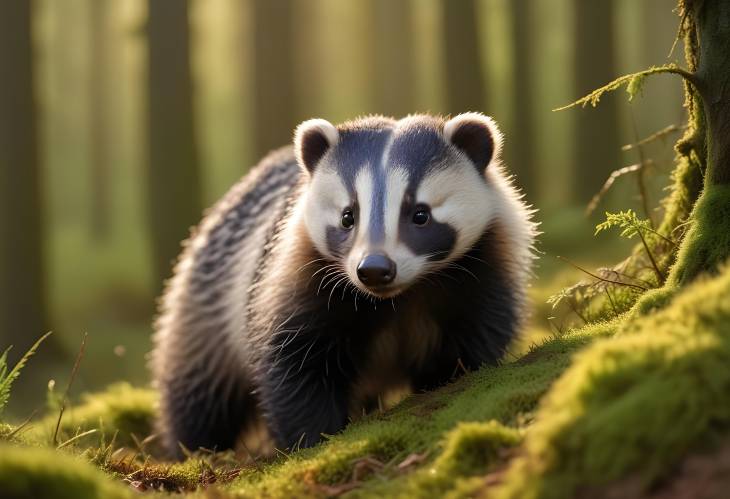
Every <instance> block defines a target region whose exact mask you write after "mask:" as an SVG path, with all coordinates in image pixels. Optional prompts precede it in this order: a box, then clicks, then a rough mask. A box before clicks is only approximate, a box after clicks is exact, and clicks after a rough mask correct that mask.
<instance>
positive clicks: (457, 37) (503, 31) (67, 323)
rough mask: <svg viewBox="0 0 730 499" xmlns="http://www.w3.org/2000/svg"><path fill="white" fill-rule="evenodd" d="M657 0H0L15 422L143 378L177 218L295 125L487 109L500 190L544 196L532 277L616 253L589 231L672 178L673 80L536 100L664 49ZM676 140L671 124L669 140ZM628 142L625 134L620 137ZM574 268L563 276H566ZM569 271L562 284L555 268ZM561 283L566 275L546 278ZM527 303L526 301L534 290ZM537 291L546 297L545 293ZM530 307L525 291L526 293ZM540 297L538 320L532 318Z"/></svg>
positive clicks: (1, 222) (4, 333) (5, 312)
mask: <svg viewBox="0 0 730 499" xmlns="http://www.w3.org/2000/svg"><path fill="white" fill-rule="evenodd" d="M673 5H674V1H673V0H641V1H637V0H443V1H441V0H347V1H344V0H247V1H243V0H242V1H236V0H206V1H203V0H190V1H185V0H32V1H28V0H4V1H2V2H0V71H1V72H2V74H1V76H0V349H1V348H4V347H5V346H7V345H10V344H12V345H14V348H13V350H12V353H11V355H10V357H11V361H12V360H15V359H17V358H18V356H19V355H20V354H21V353H22V352H24V351H25V350H26V349H27V348H28V346H29V345H30V344H31V343H32V342H33V341H35V340H36V339H37V338H38V337H39V336H40V335H41V334H42V333H44V332H45V331H48V330H53V331H54V332H55V334H54V335H53V336H51V338H50V339H49V340H47V341H46V343H45V344H44V345H43V346H42V347H41V349H40V351H39V353H38V358H37V359H35V361H34V363H33V366H32V368H30V369H28V370H26V372H25V373H24V374H23V377H22V378H21V384H20V386H21V387H22V388H19V390H18V392H17V393H19V394H20V395H19V396H17V397H15V398H14V401H13V403H12V404H11V406H10V408H9V409H10V412H11V415H12V414H16V415H20V414H23V415H27V410H28V409H29V408H34V407H36V406H37V405H38V404H40V403H42V401H43V394H44V392H45V390H46V388H45V387H46V384H47V383H48V380H49V379H52V378H54V379H57V380H58V379H59V378H61V379H63V378H64V376H67V372H68V371H69V370H70V365H71V364H72V363H73V357H74V355H75V352H76V351H77V350H78V346H79V343H80V341H81V338H82V336H83V334H84V333H85V332H87V333H88V335H89V337H88V345H87V348H86V355H85V358H84V361H83V364H82V367H81V370H80V373H79V376H78V379H77V380H76V382H75V391H86V390H91V389H96V388H100V387H102V386H104V385H106V384H108V383H109V382H112V381H115V380H120V379H124V380H129V381H131V382H133V383H136V384H144V383H146V382H147V379H148V374H147V370H146V368H145V355H146V353H147V352H148V351H149V349H150V333H151V330H152V327H151V324H152V320H153V316H154V311H155V300H156V296H157V295H158V294H159V292H160V290H161V286H162V282H163V280H164V278H166V277H168V276H169V275H170V271H171V268H172V261H173V259H174V258H175V256H176V255H177V253H178V251H179V247H180V246H179V244H180V241H181V240H182V239H184V238H185V237H186V235H187V234H188V230H189V227H190V226H192V225H193V224H195V223H196V222H197V221H198V220H199V219H200V216H201V214H202V212H203V210H204V208H205V207H207V206H209V205H211V204H212V203H213V202H215V201H216V199H218V198H219V197H220V196H221V195H222V194H223V193H224V192H225V191H226V190H227V189H228V188H229V187H230V186H231V185H232V184H233V183H234V182H236V180H237V179H238V178H239V177H241V175H243V174H245V173H246V171H247V170H248V169H249V168H250V167H251V166H252V165H254V164H255V163H256V162H257V160H258V159H259V158H260V157H261V156H262V155H263V154H265V153H266V152H267V151H268V150H270V149H272V148H275V147H278V146H280V145H283V144H286V143H288V142H289V141H290V140H291V135H292V130H293V128H294V127H295V126H296V125H297V124H298V123H299V122H300V121H302V120H304V119H307V118H311V117H322V118H326V119H328V120H330V121H332V122H340V121H343V120H346V119H349V118H352V117H355V116H357V115H362V114H370V113H383V114H388V115H394V116H398V117H399V116H403V115H406V114H408V113H413V112H432V113H444V114H456V113H459V112H463V111H468V110H476V111H482V112H485V113H486V114H490V115H492V116H494V117H495V118H496V119H497V121H498V122H499V123H500V124H501V126H502V129H503V131H504V132H505V135H506V146H505V156H506V158H505V159H506V161H507V164H508V166H509V168H510V169H511V171H513V172H514V173H515V174H516V175H517V183H518V184H519V185H521V186H522V187H523V188H524V190H525V192H526V193H527V196H528V199H529V200H530V201H531V202H532V203H533V204H534V205H535V206H536V207H537V208H539V209H540V213H539V215H538V218H539V220H540V221H541V222H542V230H543V232H544V235H543V236H542V238H541V243H540V247H539V249H540V250H541V251H542V252H544V255H543V256H542V258H541V263H540V268H539V269H538V276H539V279H538V282H537V285H536V288H540V287H552V288H553V289H556V288H558V287H559V284H557V283H556V282H555V281H556V279H560V275H561V272H562V271H564V270H565V269H566V267H567V265H566V264H565V263H564V262H560V261H558V260H557V259H556V255H563V256H566V257H568V258H570V259H573V260H575V261H576V262H579V263H581V264H583V265H586V266H596V265H601V264H608V263H612V262H613V261H614V260H615V259H616V258H618V255H620V254H622V252H623V254H625V253H626V249H627V247H628V246H627V243H625V242H624V243H623V245H622V243H621V242H620V241H619V240H618V239H617V238H611V237H610V236H604V235H601V236H600V237H595V238H594V237H593V226H594V225H595V223H596V221H598V220H599V219H600V218H601V214H602V213H603V211H605V210H617V209H619V208H621V209H626V208H634V209H636V210H637V211H638V212H641V210H642V203H641V202H640V200H639V198H638V196H637V192H638V190H637V182H636V179H635V177H632V176H631V175H627V176H624V177H622V178H621V179H619V180H617V182H616V185H615V186H614V188H613V189H612V190H611V192H610V195H608V196H607V197H606V198H604V199H603V200H602V202H601V204H600V205H599V207H598V209H597V210H596V212H595V213H594V214H593V215H591V216H590V217H586V216H585V214H584V211H585V208H586V205H587V204H588V202H589V200H590V199H591V197H592V196H593V195H594V194H595V193H596V192H597V191H598V190H599V189H600V188H601V185H602V184H603V182H604V181H605V180H606V178H607V177H608V176H609V175H610V173H611V172H612V171H614V170H616V169H618V168H621V167H624V166H628V165H631V164H635V163H637V162H639V161H651V171H652V172H653V174H652V175H651V176H650V178H648V186H647V190H648V197H649V199H650V202H649V205H650V206H654V205H655V204H656V201H657V200H658V199H659V198H660V197H661V196H662V192H661V191H662V189H663V187H664V186H665V185H666V184H667V182H668V173H669V171H670V170H671V160H672V158H673V156H674V152H673V150H672V146H671V144H672V140H667V141H661V140H659V141H653V142H652V143H651V144H647V145H645V146H642V147H641V148H628V149H627V150H622V146H624V145H627V144H632V143H636V142H637V141H638V140H639V139H641V138H644V137H647V136H649V135H651V134H653V133H654V132H656V131H658V130H661V129H665V128H666V127H669V126H672V125H678V124H679V123H681V122H682V116H683V111H682V108H681V102H682V93H681V92H682V91H681V85H680V84H679V83H678V82H677V81H676V79H673V78H669V77H667V78H662V77H659V78H654V79H650V80H649V81H648V82H647V83H646V88H645V91H644V96H643V97H642V98H641V99H635V100H634V101H633V102H628V101H627V99H626V97H625V95H622V94H620V93H619V94H617V95H608V96H606V97H604V98H603V99H602V102H601V105H600V106H599V107H598V108H596V109H590V108H587V109H578V110H571V111H565V112H558V113H556V112H553V111H552V109H554V108H556V107H559V106H561V105H564V104H567V103H570V102H572V101H573V100H575V99H576V98H578V97H580V96H582V95H584V94H586V93H587V92H589V91H590V90H592V89H593V88H595V87H597V86H600V85H602V84H604V83H606V82H607V81H610V80H612V79H613V78H615V77H616V76H618V75H621V74H625V73H629V72H634V71H638V70H641V69H644V68H647V67H649V66H651V65H660V64H664V63H667V62H672V61H675V60H676V61H678V60H681V59H682V54H681V50H682V48H681V47H679V48H677V49H675V51H674V53H673V54H671V55H670V48H671V47H672V43H673V41H674V37H675V33H676V27H677V18H676V17H675V16H674V15H672V13H671V8H672V6H673ZM674 138H676V137H675V136H673V135H671V134H670V135H668V139H674ZM625 149H626V148H625ZM573 276H574V274H573ZM573 280H575V279H573ZM563 284H564V283H563ZM537 301H538V302H539V301H540V300H537ZM542 301H543V302H544V299H543V300H542ZM538 305H540V306H541V303H538ZM545 310H548V311H549V309H545V308H544V307H542V308H541V309H539V310H538V313H537V314H536V317H535V321H537V323H540V324H543V325H545V327H546V328H547V326H546V324H547V323H546V315H547V312H545Z"/></svg>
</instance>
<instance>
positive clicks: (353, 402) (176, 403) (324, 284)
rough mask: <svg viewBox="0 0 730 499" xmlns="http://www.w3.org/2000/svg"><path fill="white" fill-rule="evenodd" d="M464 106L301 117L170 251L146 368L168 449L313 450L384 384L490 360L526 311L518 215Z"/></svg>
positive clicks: (530, 226) (485, 136)
mask: <svg viewBox="0 0 730 499" xmlns="http://www.w3.org/2000/svg"><path fill="white" fill-rule="evenodd" d="M501 148H502V135H501V134H500V132H499V130H498V127H497V125H496V124H495V122H494V121H493V120H492V119H491V118H489V117H487V116H484V115H482V114H479V113H465V114H460V115H458V116H456V117H453V118H451V119H447V118H442V117H435V116H431V115H411V116H408V117H406V118H403V119H401V120H395V119H392V118H387V117H382V116H369V117H363V118H358V119H355V120H353V121H350V122H346V123H344V124H341V125H338V126H335V125H333V124H331V123H330V122H328V121H326V120H323V119H312V120H309V121H305V122H304V123H302V124H301V125H299V127H298V128H297V129H296V131H295V133H294V141H293V147H292V146H288V147H285V148H283V149H279V150H276V151H274V152H272V153H270V154H269V155H268V156H266V157H265V158H264V159H263V160H262V161H261V162H260V163H259V164H258V165H257V166H256V167H254V168H253V169H252V170H251V171H250V172H249V173H248V174H247V175H246V176H245V177H244V178H243V179H242V180H241V181H240V182H239V183H238V184H237V185H235V186H234V187H233V188H232V189H231V190H230V191H229V192H228V194H226V195H225V196H224V197H223V199H222V200H221V201H219V202H218V203H217V204H216V205H215V206H214V207H213V208H212V209H211V210H210V211H209V212H208V213H207V214H206V216H205V217H204V219H203V221H202V222H201V223H200V225H199V226H198V227H197V229H195V230H194V231H193V234H192V236H191V237H190V239H189V240H188V241H187V242H186V243H185V244H184V250H183V252H182V255H181V257H180V258H179V261H178V263H177V265H176V267H175V272H174V276H173V277H172V279H170V281H169V282H168V283H167V285H166V291H165V293H164V295H163V298H162V300H161V312H160V315H159V318H158V320H157V323H156V332H155V337H154V343H155V345H154V349H153V352H152V357H151V358H152V361H151V363H152V371H153V381H154V385H155V386H156V387H157V388H158V390H159V393H160V411H159V421H158V425H159V431H160V433H161V435H162V437H163V440H164V444H165V446H166V447H167V449H168V450H169V451H170V452H171V453H173V454H177V455H178V456H179V455H180V452H181V450H180V449H181V447H184V448H187V449H190V450H196V449H200V448H205V449H217V450H222V449H227V448H231V447H233V446H235V444H236V442H237V439H238V438H239V437H240V435H241V433H242V432H244V431H246V430H247V429H250V428H252V427H255V426H256V425H257V424H261V423H263V426H264V427H265V428H266V430H267V432H268V434H269V435H270V438H271V439H272V440H273V443H274V445H275V446H276V447H278V448H280V449H285V448H290V449H291V448H295V446H296V448H299V447H307V446H312V445H314V444H316V443H317V442H318V441H320V439H321V438H322V437H323V435H332V434H335V433H337V432H338V431H340V430H342V429H343V428H344V427H345V425H346V424H347V423H348V420H349V418H351V417H352V416H353V414H354V413H356V412H357V411H362V410H363V409H365V410H370V409H373V408H374V407H375V405H374V404H375V402H376V401H377V400H378V397H379V396H380V395H381V394H383V393H385V392H387V390H389V389H391V388H393V387H397V386H404V385H405V386H408V387H409V389H410V390H412V391H414V392H418V391H423V390H430V389H433V388H435V387H438V386H439V385H443V384H445V383H447V382H448V381H450V380H452V379H454V377H455V376H458V375H459V374H460V373H463V372H465V371H468V370H475V369H477V368H479V367H480V366H482V365H484V364H496V363H498V362H499V361H500V359H501V358H502V356H503V355H504V353H505V350H506V348H507V347H508V345H509V343H510V341H511V340H513V339H514V338H515V336H516V334H517V333H518V331H519V328H520V325H521V324H522V323H523V322H524V317H525V315H526V313H525V312H526V311H525V308H526V307H525V302H526V298H525V294H526V288H527V286H528V281H529V278H530V275H531V266H532V262H533V255H534V251H533V240H534V238H535V234H536V224H535V223H534V222H533V221H532V217H533V210H532V209H531V208H530V207H529V206H528V205H527V204H526V203H525V202H524V200H523V196H522V195H521V193H520V192H519V190H518V189H517V188H516V187H515V186H514V185H513V183H512V179H511V177H509V176H508V175H507V174H506V173H505V171H504V169H503V166H502V164H501V161H500V152H501Z"/></svg>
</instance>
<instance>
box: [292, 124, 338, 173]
mask: <svg viewBox="0 0 730 499" xmlns="http://www.w3.org/2000/svg"><path fill="white" fill-rule="evenodd" d="M338 140H339V134H338V133H337V128H335V126H334V125H333V124H332V123H330V122H329V121H327V120H322V119H313V120H307V121H305V122H304V123H302V124H301V125H299V126H298V127H297V130H296V132H294V152H295V154H296V156H297V161H298V162H299V165H300V166H302V167H303V168H305V169H306V170H307V171H308V172H309V173H313V172H314V168H315V167H316V166H317V163H318V162H319V160H320V159H322V156H324V154H325V153H326V152H327V150H328V149H330V148H331V147H333V146H334V145H335V144H337V141H338Z"/></svg>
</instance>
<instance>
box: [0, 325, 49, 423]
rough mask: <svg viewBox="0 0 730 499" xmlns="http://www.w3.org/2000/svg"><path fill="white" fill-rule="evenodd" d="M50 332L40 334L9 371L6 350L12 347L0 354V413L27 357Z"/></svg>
mask: <svg viewBox="0 0 730 499" xmlns="http://www.w3.org/2000/svg"><path fill="white" fill-rule="evenodd" d="M50 334H51V333H50V332H48V333H46V334H44V335H43V336H41V337H40V339H39V340H38V341H36V342H35V343H34V344H33V346H32V347H30V349H29V350H28V351H27V352H25V355H23V357H22V358H21V359H20V360H19V361H18V363H17V364H15V367H13V368H12V369H11V370H10V371H8V352H9V351H10V348H12V347H9V348H8V349H7V350H5V351H4V352H3V354H2V355H0V414H2V412H3V409H5V406H6V405H7V404H8V401H9V400H10V390H11V388H12V386H13V382H14V381H15V380H16V379H17V378H18V376H20V371H21V370H22V369H23V367H24V366H25V364H26V363H27V362H28V359H30V358H31V357H32V356H33V354H34V353H35V351H36V350H37V349H38V347H39V346H40V344H41V343H43V340H45V339H46V338H48V336H50Z"/></svg>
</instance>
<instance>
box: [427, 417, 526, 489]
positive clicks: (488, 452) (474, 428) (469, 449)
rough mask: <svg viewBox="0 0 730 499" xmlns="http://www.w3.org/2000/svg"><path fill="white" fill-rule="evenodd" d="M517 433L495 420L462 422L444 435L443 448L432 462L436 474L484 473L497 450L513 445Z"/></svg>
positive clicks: (496, 456) (518, 438)
mask: <svg viewBox="0 0 730 499" xmlns="http://www.w3.org/2000/svg"><path fill="white" fill-rule="evenodd" d="M519 441H520V433H519V432H518V431H517V430H515V429H513V428H508V427H506V426H504V425H502V424H500V423H498V422H496V421H489V422H487V423H461V424H459V425H458V426H457V427H456V428H455V429H453V430H451V431H450V432H449V433H448V434H447V435H446V442H445V444H444V451H443V453H442V454H441V456H439V458H438V459H437V460H436V462H435V463H434V465H433V468H432V469H433V470H434V471H435V473H439V474H444V475H447V476H453V475H454V474H458V475H462V476H468V475H473V474H476V473H479V472H482V473H483V472H484V471H485V470H486V468H487V466H488V465H489V464H491V463H493V462H494V461H495V460H497V458H498V457H499V451H500V450H502V449H504V448H506V447H513V446H515V445H517V443H519Z"/></svg>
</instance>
